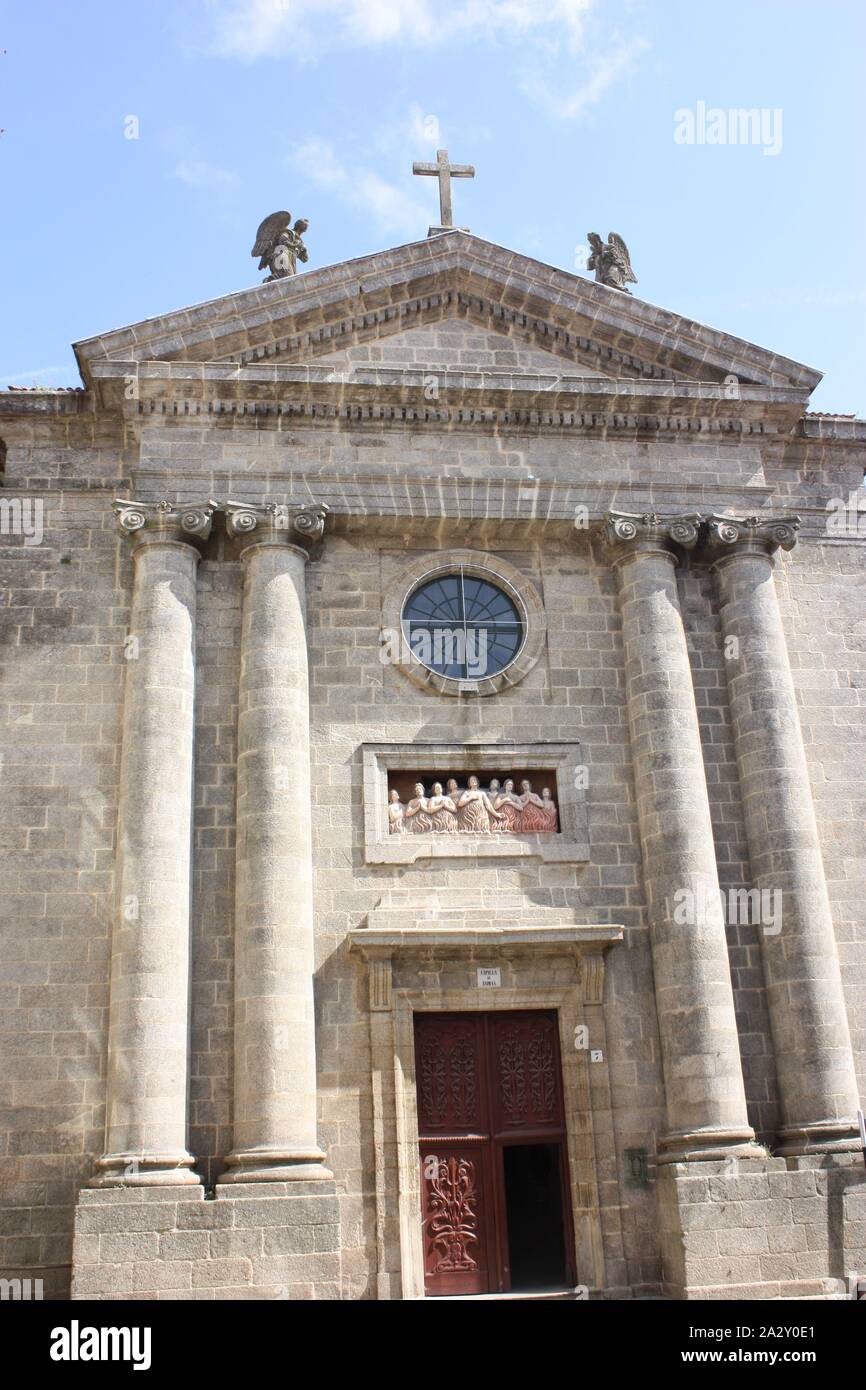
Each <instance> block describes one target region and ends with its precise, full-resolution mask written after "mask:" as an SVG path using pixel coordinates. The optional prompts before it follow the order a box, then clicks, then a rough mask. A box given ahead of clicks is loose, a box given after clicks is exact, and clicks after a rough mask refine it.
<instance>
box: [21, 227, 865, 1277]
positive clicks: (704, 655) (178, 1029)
mask: <svg viewBox="0 0 866 1390" xmlns="http://www.w3.org/2000/svg"><path fill="white" fill-rule="evenodd" d="M76 351H77V356H78V360H79V363H80V368H81V373H82V380H83V382H84V386H83V388H82V389H80V390H75V391H63V392H59V391H48V390H46V391H17V392H7V393H4V394H3V395H0V437H2V440H3V445H4V454H3V457H4V459H5V471H4V475H3V479H2V481H3V487H2V489H0V507H2V514H3V532H4V534H3V535H2V537H0V541H2V574H3V583H4V606H3V607H2V608H0V623H2V627H3V632H4V637H5V640H6V642H7V653H6V654H7V661H6V663H5V672H4V675H3V679H2V692H3V697H4V698H3V702H2V718H3V721H4V722H3V726H2V730H0V750H2V785H3V810H2V813H0V820H2V833H3V841H2V843H3V845H4V849H3V861H2V876H3V884H4V890H5V891H4V893H3V896H2V913H3V919H4V920H3V932H2V935H3V952H4V964H3V969H2V993H3V997H4V1023H3V1029H4V1033H5V1038H4V1053H5V1061H4V1066H3V1081H2V1092H3V1102H2V1111H0V1173H2V1183H0V1188H2V1196H0V1201H2V1218H0V1219H2V1227H0V1229H2V1232H3V1235H2V1236H0V1252H2V1253H0V1259H2V1265H3V1272H4V1274H5V1276H6V1277H7V1278H20V1279H27V1278H32V1279H41V1280H42V1281H43V1284H44V1290H45V1296H46V1297H48V1296H51V1297H60V1298H64V1297H70V1296H71V1297H72V1298H75V1299H86V1298H100V1299H127V1298H132V1297H137V1298H169V1299H176V1298H184V1299H190V1298H204V1299H212V1298H216V1299H235V1298H250V1297H253V1298H268V1299H281V1298H330V1299H341V1298H342V1299H364V1298H381V1299H400V1298H403V1299H406V1298H424V1297H449V1296H450V1297H472V1296H491V1295H492V1296H497V1295H500V1296H506V1295H508V1294H512V1295H522V1296H526V1297H528V1296H536V1297H542V1296H549V1297H557V1296H558V1297H565V1296H570V1297H588V1298H617V1299H628V1298H642V1297H660V1296H661V1297H667V1298H676V1299H683V1298H689V1299H716V1298H755V1299H757V1298H806V1297H808V1298H839V1297H845V1296H850V1291H851V1288H852V1287H854V1286H855V1285H856V1281H857V1279H858V1276H859V1277H860V1278H863V1277H864V1275H866V1173H864V1167H863V1157H862V1155H861V1151H860V1140H859V1138H858V1124H857V1111H858V1106H859V1104H860V1101H859V1099H858V1075H859V1080H860V1090H861V1093H862V1088H863V1078H864V1072H866V1031H864V1019H866V1009H864V984H866V908H864V903H866V892H864V887H866V882H864V878H866V875H864V857H863V842H862V826H863V810H864V803H863V780H862V759H863V742H862V739H863V730H864V697H863V689H864V687H863V671H864V660H866V657H864V638H863V616H864V604H863V592H864V585H863V555H864V543H866V534H864V533H866V525H864V522H863V520H862V517H861V513H860V510H859V502H858V498H859V497H860V494H861V492H862V484H863V476H864V463H866V422H862V421H858V420H855V419H853V418H848V417H844V416H832V417H829V416H821V415H816V414H813V413H810V412H809V409H808V405H809V397H810V393H811V392H812V391H813V390H814V388H815V386H816V385H817V382H818V380H819V379H820V374H819V373H817V372H815V371H813V370H811V369H810V368H807V367H805V366H803V365H801V364H799V363H797V362H794V361H791V360H788V359H786V358H784V357H780V356H778V355H776V354H774V353H772V352H770V351H767V350H765V349H762V348H758V347H756V346H754V345H752V344H750V343H747V342H744V341H742V340H740V339H737V338H734V337H730V336H728V335H726V334H725V333H722V332H718V331H715V330H711V329H708V328H706V327H704V326H702V325H700V324H698V323H695V322H692V321H689V320H685V319H683V318H681V317H679V316H677V315H675V314H672V313H669V312H667V311H664V310H661V309H659V308H656V307H654V306H652V305H650V304H648V303H645V302H643V301H642V300H640V299H638V298H636V297H632V296H630V295H627V294H624V293H622V292H620V291H618V290H616V289H612V288H609V287H608V286H607V285H604V284H593V283H591V282H590V281H589V280H587V279H584V278H582V277H580V276H576V275H572V274H569V273H566V272H563V271H561V270H557V269H553V268H551V267H549V266H545V265H542V264H540V263H538V262H536V261H533V260H531V259H529V258H527V257H525V256H522V255H519V254H517V253H514V252H511V251H508V250H506V249H503V248H501V247H499V246H496V245H493V244H491V243H489V242H485V241H483V240H481V239H479V238H477V237H474V236H472V235H470V234H469V233H467V232H465V231H461V230H447V231H442V232H440V233H439V234H437V235H432V236H430V237H429V238H428V239H426V240H424V241H421V242H418V243H414V244H411V245H408V246H402V247H398V248H396V249H393V250H389V251H386V252H382V253H379V254H375V255H371V256H368V257H365V258H362V259H359V260H354V261H349V262H346V263H343V264H340V265H337V266H333V267H329V268H325V269H320V270H312V271H309V272H307V273H305V274H302V275H292V276H288V277H287V278H283V279H278V280H275V281H273V282H271V283H267V284H263V285H260V286H257V287H256V288H254V289H250V290H245V291H242V292H240V293H238V294H233V295H229V296H227V297H225V298H223V299H219V300H216V301H213V302H211V303H207V304H203V305H200V306H197V307H195V308H191V309H186V310H182V311H179V312H176V313H171V314H168V315H166V316H165V317H163V318H155V319H148V320H146V321H145V322H143V323H139V324H135V325H133V326H131V327H129V328H124V329H120V330H117V331H115V332H111V333H107V334H105V335H103V336H102V337H99V338H93V339H89V340H87V341H85V342H82V343H79V344H77V347H76ZM28 518H29V519H30V521H31V523H32V524H31V525H30V528H29V532H28V527H27V519H28ZM37 521H38V525H37V524H36V523H37ZM575 1291H576V1292H575Z"/></svg>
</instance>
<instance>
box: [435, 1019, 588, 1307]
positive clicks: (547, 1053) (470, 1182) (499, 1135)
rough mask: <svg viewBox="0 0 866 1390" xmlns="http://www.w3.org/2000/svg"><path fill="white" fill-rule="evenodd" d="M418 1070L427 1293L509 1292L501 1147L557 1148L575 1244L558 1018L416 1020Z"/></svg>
mask: <svg viewBox="0 0 866 1390" xmlns="http://www.w3.org/2000/svg"><path fill="white" fill-rule="evenodd" d="M415 1063H416V1077H417V1094H418V1135H419V1156H420V1161H421V1214H422V1223H423V1242H424V1270H425V1288H426V1292H427V1293H428V1294H438V1295H442V1294H473V1293H492V1292H497V1291H505V1290H508V1289H509V1288H510V1287H511V1269H510V1262H509V1240H508V1217H507V1204H506V1191H505V1182H506V1178H505V1163H504V1149H505V1148H507V1147H508V1146H510V1145H514V1144H544V1145H546V1146H550V1145H555V1146H558V1153H559V1160H558V1161H559V1164H560V1168H561V1178H560V1188H561V1198H560V1200H561V1205H562V1226H563V1243H564V1249H565V1251H566V1252H570V1250H571V1248H572V1247H573V1241H572V1240H571V1235H570V1233H571V1221H570V1203H569V1202H568V1201H567V1200H566V1196H565V1194H567V1192H568V1182H567V1165H566V1154H565V1124H564V1118H563V1104H562V1075H561V1069H560V1064H559V1041H558V1031H557V1022H556V1015H555V1014H554V1013H542V1012H522V1011H521V1012H517V1011H515V1012H513V1013H512V1012H509V1013H499V1014H481V1013H470V1014H416V1015H415ZM512 1198H513V1194H512ZM565 1260H566V1265H567V1277H568V1278H569V1279H571V1280H572V1282H573V1271H572V1261H571V1257H570V1254H569V1253H566V1256H565Z"/></svg>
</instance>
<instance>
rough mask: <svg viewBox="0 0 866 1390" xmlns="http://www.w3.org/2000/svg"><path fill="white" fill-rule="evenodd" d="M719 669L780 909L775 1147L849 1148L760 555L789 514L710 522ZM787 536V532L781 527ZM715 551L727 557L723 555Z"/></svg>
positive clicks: (791, 698) (833, 975)
mask: <svg viewBox="0 0 866 1390" xmlns="http://www.w3.org/2000/svg"><path fill="white" fill-rule="evenodd" d="M711 528H712V532H713V533H714V535H715V539H716V545H717V548H718V549H719V550H721V555H720V558H718V559H717V560H716V562H715V566H714V568H715V571H716V576H717V582H718V591H719V597H720V600H721V620H722V628H723V634H724V638H725V646H726V656H727V661H726V671H727V678H728V691H729V697H730V705H731V716H732V722H733V728H734V737H735V741H736V752H737V762H738V766H739V774H740V786H741V789H742V796H743V807H744V814H745V823H746V833H747V837H748V842H749V856H750V859H751V865H752V878H753V884H754V887H755V888H757V889H759V890H761V891H762V892H769V893H777V894H779V895H780V896H779V899H778V900H774V901H775V902H777V903H778V904H780V907H781V911H780V912H779V911H778V908H777V910H776V911H774V912H773V914H772V925H768V924H767V923H765V924H764V925H763V927H762V930H761V952H762V958H763V966H764V977H765V982H766V990H767V1004H768V1009H769V1015H770V1027H771V1030H772V1035H773V1044H774V1051H775V1057H776V1073H777V1076H778V1082H779V1091H780V1102H781V1109H782V1119H783V1128H782V1132H781V1136H780V1137H781V1140H782V1152H784V1153H808V1152H819V1151H824V1150H828V1149H835V1148H850V1149H855V1148H857V1147H859V1144H858V1140H857V1120H856V1111H857V1105H858V1099H857V1084H856V1077H855V1072H854V1061H853V1056H852V1051H851V1039H850V1034H849V1029H848V1016H847V1012H846V1008H845V998H844V993H843V990H842V978H841V973H840V968H839V955H838V951H837V947H836V938H835V935H834V932H833V922H832V918H831V913H830V902H829V898H828V895H827V885H826V881H825V877H824V866H823V862H822V859H821V848H820V843H819V840H818V830H817V826H816V823H815V812H814V807H813V803H812V792H811V787H810V784H809V773H808V768H807V765H806V755H805V750H804V748H803V739H802V734H801V731H800V721H799V718H798V714H797V701H796V693H795V690H794V683H793V680H792V678H791V669H790V665H789V662H788V652H787V645H786V642H785V634H784V629H783V627H782V618H781V613H780V611H779V604H778V599H777V596H776V586H775V583H774V580H773V561H772V558H771V557H772V551H773V550H774V549H775V548H776V546H777V545H779V544H783V545H785V547H786V548H787V549H790V547H791V546H792V545H793V543H794V539H795V537H796V521H794V522H793V523H791V522H789V521H783V522H778V523H776V525H775V526H774V525H773V524H772V523H771V522H769V521H764V522H763V523H762V524H761V525H759V526H757V529H756V523H752V524H751V525H750V524H749V523H736V522H734V521H731V520H730V519H725V518H713V519H712V520H711ZM788 532H790V535H788V534H787V533H788ZM725 548H727V553H725Z"/></svg>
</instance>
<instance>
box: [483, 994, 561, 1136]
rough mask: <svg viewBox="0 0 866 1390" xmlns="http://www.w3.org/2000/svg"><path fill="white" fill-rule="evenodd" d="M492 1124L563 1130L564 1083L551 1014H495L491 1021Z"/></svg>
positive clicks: (510, 1128) (505, 1127) (504, 1130)
mask: <svg viewBox="0 0 866 1390" xmlns="http://www.w3.org/2000/svg"><path fill="white" fill-rule="evenodd" d="M490 1028H491V1033H492V1037H491V1045H492V1049H493V1069H494V1074H495V1077H496V1085H495V1086H494V1087H493V1128H494V1130H495V1131H496V1132H497V1133H499V1134H506V1133H508V1132H510V1131H519V1132H521V1133H524V1132H527V1133H529V1132H534V1131H536V1130H544V1131H545V1132H546V1131H548V1130H551V1129H555V1130H563V1129H564V1124H563V1117H562V1087H561V1078H560V1069H559V1047H558V1039H557V1036H556V1019H555V1017H554V1016H553V1015H552V1014H542V1013H513V1014H494V1015H493V1016H492V1017H491V1020H490Z"/></svg>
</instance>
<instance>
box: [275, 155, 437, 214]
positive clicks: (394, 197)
mask: <svg viewBox="0 0 866 1390" xmlns="http://www.w3.org/2000/svg"><path fill="white" fill-rule="evenodd" d="M288 158H289V162H290V163H291V164H292V165H293V166H294V167H295V168H297V169H299V170H302V171H303V173H304V174H305V175H306V177H307V178H309V179H310V180H311V181H312V182H313V183H315V184H317V185H318V186H319V188H322V189H325V190H326V191H327V192H329V193H332V194H333V195H334V196H335V197H336V198H337V199H338V200H339V201H340V202H342V203H345V204H346V206H347V207H351V208H357V209H358V210H361V211H364V212H365V213H368V214H371V215H372V217H373V218H374V220H375V221H376V222H377V223H378V225H379V226H380V227H381V228H382V230H383V231H387V232H398V233H401V234H405V235H409V236H411V237H412V238H413V239H415V238H420V237H422V236H423V235H424V233H425V231H426V228H427V226H428V225H429V223H430V222H431V221H432V220H433V216H432V214H431V211H430V209H429V208H425V206H424V205H423V204H422V203H421V202H420V201H418V200H417V199H415V198H414V197H413V196H412V195H411V194H410V193H408V192H406V191H404V190H403V189H402V188H400V186H399V185H398V184H393V183H388V181H387V180H386V179H383V178H382V177H381V175H379V174H377V173H376V172H375V171H374V170H372V169H368V168H365V167H363V166H359V165H356V164H353V165H352V167H351V169H347V168H346V166H345V165H344V164H342V163H341V162H340V160H339V159H338V157H337V154H336V152H335V150H334V147H333V145H331V144H330V142H329V141H327V140H322V139H319V138H318V137H317V136H311V137H310V139H308V140H305V141H304V142H303V144H301V145H298V146H297V147H296V148H295V149H294V150H293V151H292V152H291V154H290V155H289V156H288Z"/></svg>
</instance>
